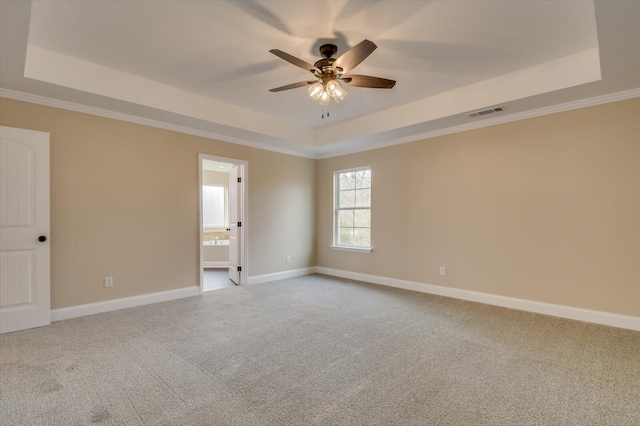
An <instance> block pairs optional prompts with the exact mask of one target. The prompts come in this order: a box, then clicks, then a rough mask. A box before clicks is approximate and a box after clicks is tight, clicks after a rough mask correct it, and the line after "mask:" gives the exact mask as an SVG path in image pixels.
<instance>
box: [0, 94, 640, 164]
mask: <svg viewBox="0 0 640 426" xmlns="http://www.w3.org/2000/svg"><path fill="white" fill-rule="evenodd" d="M0 97H2V98H8V99H15V100H18V101H23V102H30V103H34V104H38V105H45V106H49V107H53V108H60V109H65V110H69V111H75V112H81V113H85V114H91V115H96V116H100V117H105V118H111V119H114V120H121V121H127V122H130V123H135V124H142V125H145V126H150V127H156V128H159V129H164V130H170V131H173V132H178V133H184V134H188V135H194V136H200V137H204V138H207V139H214V140H219V141H223V142H230V143H235V144H238V145H243V146H249V147H252V148H258V149H264V150H267V151H272V152H278V153H281V154H288V155H293V156H296V157H304V158H310V159H316V160H320V159H324V158H332V157H338V156H341V155H348V154H355V153H357V152H364V151H371V150H374V149H379V148H386V147H389V146H394V145H401V144H403V143H409V142H415V141H419V140H424V139H431V138H435V137H438V136H444V135H450V134H453V133H460V132H466V131H469V130H474V129H480V128H483V127H490V126H495V125H498V124H504V123H510V122H513V121H519V120H526V119H528V118H534V117H540V116H543V115H549V114H556V113H559V112H565V111H571V110H574V109H580V108H586V107H591V106H596V105H602V104H606V103H611V102H619V101H624V100H628V99H634V98H640V87H639V88H635V89H630V90H625V91H621V92H616V93H610V94H607V95H602V96H596V97H592V98H587V99H580V100H577V101H572V102H566V103H563V104H559V105H552V106H548V107H543V108H537V109H532V110H529V111H525V112H519V113H511V114H508V115H503V116H500V117H492V118H487V119H484V120H482V121H478V122H473V123H466V124H463V125H460V126H453V127H448V128H445V129H439V130H434V131H430V132H424V133H419V134H415V135H410V136H405V137H400V138H394V139H389V140H387V141H384V142H380V143H373V144H371V143H366V142H363V144H362V145H359V146H357V147H349V148H336V147H328V146H327V147H317V148H315V150H314V152H312V153H310V152H302V151H294V150H286V149H280V148H275V147H272V146H269V145H263V144H260V143H257V142H252V141H244V140H231V139H230V138H229V137H227V136H224V135H217V134H215V133H212V132H205V131H202V130H198V129H193V128H189V127H184V126H177V125H174V124H169V123H164V122H161V121H156V120H149V119H147V118H142V117H137V116H134V115H130V114H123V113H119V112H114V111H109V110H105V109H101V108H96V107H91V106H86V105H82V104H77V103H73V102H67V101H61V100H58V99H52V98H47V97H44V96H38V95H32V94H29V93H23V92H18V91H15V90H8V89H3V88H0Z"/></svg>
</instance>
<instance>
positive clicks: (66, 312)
mask: <svg viewBox="0 0 640 426" xmlns="http://www.w3.org/2000/svg"><path fill="white" fill-rule="evenodd" d="M199 294H200V287H199V286H192V287H184V288H179V289H176V290H167V291H160V292H158V293H150V294H142V295H140V296H132V297H124V298H122V299H114V300H106V301H104V302H95V303H87V304H86V305H77V306H70V307H68V308H60V309H52V310H51V321H60V320H65V319H70V318H77V317H83V316H85V315H93V314H100V313H103V312H111V311H117V310H119V309H125V308H132V307H134V306H141V305H148V304H150V303H157V302H166V301H168V300H173V299H181V298H183V297H190V296H198V295H199Z"/></svg>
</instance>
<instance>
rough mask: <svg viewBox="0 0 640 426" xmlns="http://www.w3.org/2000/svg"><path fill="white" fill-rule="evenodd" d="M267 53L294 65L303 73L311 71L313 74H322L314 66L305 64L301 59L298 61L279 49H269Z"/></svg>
mask: <svg viewBox="0 0 640 426" xmlns="http://www.w3.org/2000/svg"><path fill="white" fill-rule="evenodd" d="M269 52H271V53H273V54H274V55H276V56H277V57H279V58H282V59H284V60H285V61H287V62H289V63H291V64H293V65H295V66H296V67H299V68H302V69H303V70H305V71H311V72H313V73H315V72H318V73H320V74H322V71H320V69H318V68H316V67H315V66H314V65H311V64H310V63H308V62H305V61H303V60H302V59H298V58H296V57H295V56H291V55H289V54H288V53H286V52H283V51H282V50H280V49H271V50H270V51H269Z"/></svg>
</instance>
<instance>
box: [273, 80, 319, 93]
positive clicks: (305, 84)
mask: <svg viewBox="0 0 640 426" xmlns="http://www.w3.org/2000/svg"><path fill="white" fill-rule="evenodd" d="M313 83H315V81H299V82H297V83H292V84H287V85H286V86H282V87H276V88H275V89H270V90H269V91H270V92H282V91H283V90H289V89H295V88H298V87H302V86H308V85H310V84H313Z"/></svg>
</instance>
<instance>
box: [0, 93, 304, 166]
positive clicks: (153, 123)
mask: <svg viewBox="0 0 640 426" xmlns="http://www.w3.org/2000/svg"><path fill="white" fill-rule="evenodd" d="M0 97H2V98H8V99H14V100H17V101H23V102H29V103H33V104H38V105H44V106H49V107H53V108H60V109H65V110H69V111H75V112H80V113H83V114H90V115H96V116H99V117H105V118H111V119H114V120H120V121H127V122H129V123H135V124H142V125H143V126H150V127H156V128H158V129H164V130H170V131H172V132H178V133H184V134H187V135H193V136H199V137H203V138H207V139H213V140H217V141H221V142H229V143H234V144H237V145H243V146H248V147H251V148H257V149H263V150H266V151H272V152H277V153H280V154H287V155H293V156H296V157H304V158H311V159H315V156H314V155H313V154H309V153H305V152H302V151H297V150H292V149H286V148H280V147H275V146H271V145H268V144H265V143H261V142H255V141H250V140H246V139H240V138H234V137H230V136H225V135H221V134H218V133H214V132H207V131H204V130H199V129H195V128H192V127H186V126H179V125H177V124H170V123H166V122H164V121H157V120H151V119H149V118H143V117H138V116H136V115H131V114H125V113H121V112H116V111H111V110H107V109H102V108H97V107H92V106H87V105H82V104H78V103H75V102H69V101H62V100H59V99H54V98H48V97H45V96H40V95H33V94H31V93H25V92H18V91H16V90H10V89H5V88H1V87H0Z"/></svg>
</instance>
